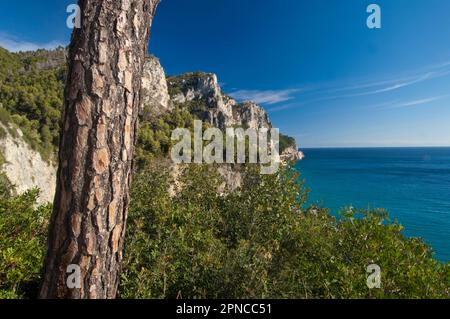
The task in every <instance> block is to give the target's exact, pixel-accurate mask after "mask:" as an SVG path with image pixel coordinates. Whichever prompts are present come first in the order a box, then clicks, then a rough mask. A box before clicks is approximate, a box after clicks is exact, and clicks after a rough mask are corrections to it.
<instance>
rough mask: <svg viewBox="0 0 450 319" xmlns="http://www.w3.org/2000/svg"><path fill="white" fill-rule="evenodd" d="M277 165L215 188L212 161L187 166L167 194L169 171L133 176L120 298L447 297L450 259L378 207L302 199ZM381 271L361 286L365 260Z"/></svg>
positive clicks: (298, 188) (289, 175)
mask: <svg viewBox="0 0 450 319" xmlns="http://www.w3.org/2000/svg"><path fill="white" fill-rule="evenodd" d="M297 181H298V177H297V175H296V174H295V173H294V172H293V171H291V170H290V169H285V170H283V171H282V172H280V174H279V175H278V176H262V175H259V174H258V173H257V170H256V171H255V170H254V169H253V168H247V170H246V173H245V182H244V186H243V187H242V188H241V189H240V190H239V191H237V192H234V193H231V194H228V195H225V196H220V195H218V194H217V192H216V191H215V190H216V189H217V186H218V185H219V184H220V183H221V179H220V178H219V176H218V175H217V174H216V173H215V172H214V171H213V170H212V168H208V167H202V166H190V168H189V169H187V170H186V172H185V173H184V174H183V175H182V177H181V185H182V188H181V190H179V192H178V193H177V195H176V196H175V197H174V198H170V196H169V194H168V192H167V188H168V187H169V185H170V184H171V181H170V177H169V173H168V170H167V169H165V170H164V169H162V168H161V167H154V168H151V169H148V170H146V171H145V172H142V173H140V174H138V175H137V176H136V178H135V182H134V186H133V193H132V198H133V201H132V204H131V208H130V215H129V229H128V236H127V240H126V249H125V262H124V272H123V273H122V280H121V287H120V297H122V298H177V297H183V298H447V297H448V296H449V275H450V269H449V265H448V264H447V265H444V264H441V263H439V262H438V261H436V260H434V259H433V257H432V256H431V251H430V248H429V247H427V246H426V245H425V244H424V243H423V242H422V241H420V240H418V239H408V238H406V237H404V236H403V235H402V233H401V230H402V228H401V226H400V225H398V224H396V223H391V222H389V221H388V220H387V219H386V217H387V216H386V214H385V212H384V211H382V210H376V211H351V210H345V211H344V213H343V217H342V218H341V219H339V220H337V219H336V218H334V217H332V216H331V215H330V214H329V213H328V211H326V210H324V209H320V208H316V207H307V208H306V207H303V206H304V203H305V201H306V195H307V193H306V191H305V190H304V189H303V187H302V185H301V184H299V183H298V182H297ZM370 264H378V265H379V266H380V267H381V269H382V287H381V289H372V290H371V289H368V287H367V286H366V280H367V277H368V275H369V274H368V273H367V272H366V268H367V266H368V265H370Z"/></svg>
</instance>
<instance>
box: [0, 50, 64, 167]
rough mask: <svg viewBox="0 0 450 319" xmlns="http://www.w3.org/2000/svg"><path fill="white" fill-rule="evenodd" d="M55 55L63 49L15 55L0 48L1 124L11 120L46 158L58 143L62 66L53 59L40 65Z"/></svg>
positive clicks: (62, 82)
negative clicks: (45, 66) (47, 64)
mask: <svg viewBox="0 0 450 319" xmlns="http://www.w3.org/2000/svg"><path fill="white" fill-rule="evenodd" d="M58 55H62V56H63V55H64V51H63V50H59V51H45V50H40V51H37V52H33V53H18V54H15V53H9V52H8V51H6V50H4V49H1V48H0V101H1V104H2V109H4V110H3V111H2V115H1V120H2V122H3V123H4V124H5V121H7V120H10V119H11V120H12V123H14V124H16V125H17V126H19V127H20V129H21V130H22V132H23V133H24V137H25V139H26V141H27V142H28V143H29V144H30V145H31V146H32V147H33V148H34V149H35V150H37V151H39V152H40V153H41V154H42V155H43V157H44V158H46V159H50V158H51V157H52V156H53V155H54V154H55V152H56V147H57V145H58V138H59V127H60V125H59V122H60V117H61V108H62V105H63V89H64V78H65V66H64V64H63V63H62V62H60V61H58V60H56V62H54V63H55V64H54V65H53V64H50V65H49V66H48V67H47V68H44V65H45V64H46V63H49V62H46V63H44V62H43V61H47V59H48V58H49V56H50V57H53V56H58ZM62 61H63V59H62ZM5 112H8V114H9V117H10V119H7V116H6V115H5ZM9 123H11V122H9Z"/></svg>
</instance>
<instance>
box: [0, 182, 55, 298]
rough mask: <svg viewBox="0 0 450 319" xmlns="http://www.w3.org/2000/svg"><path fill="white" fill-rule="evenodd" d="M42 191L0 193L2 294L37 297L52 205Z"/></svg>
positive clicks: (4, 295) (0, 271)
mask: <svg viewBox="0 0 450 319" xmlns="http://www.w3.org/2000/svg"><path fill="white" fill-rule="evenodd" d="M38 194H39V192H38V190H32V191H29V192H26V193H24V194H22V195H20V196H15V197H10V196H8V194H5V193H3V194H2V196H0V234H1V236H0V298H36V296H37V291H38V287H39V284H40V279H41V267H42V263H43V257H44V250H45V241H46V236H47V225H48V220H49V218H50V211H51V208H50V206H49V205H47V206H39V207H37V208H36V199H37V196H38Z"/></svg>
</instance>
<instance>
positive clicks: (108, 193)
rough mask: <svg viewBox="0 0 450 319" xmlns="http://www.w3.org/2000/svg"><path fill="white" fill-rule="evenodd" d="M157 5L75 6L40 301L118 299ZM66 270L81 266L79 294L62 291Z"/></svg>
mask: <svg viewBox="0 0 450 319" xmlns="http://www.w3.org/2000/svg"><path fill="white" fill-rule="evenodd" d="M158 2H159V0H102V1H99V0H80V1H79V6H80V9H81V21H82V24H81V28H80V29H75V30H74V33H73V35H72V42H71V45H70V53H69V70H68V77H67V83H66V89H65V108H64V115H63V121H62V129H61V142H60V150H59V169H58V180H57V191H56V196H55V202H54V210H53V215H52V218H51V221H50V229H49V238H48V243H47V244H48V247H47V249H48V250H47V255H46V259H45V269H44V278H43V283H42V287H41V291H40V297H41V298H75V299H78V298H115V296H116V293H117V287H118V282H119V274H120V265H121V260H122V249H123V244H124V236H125V228H126V218H127V209H128V204H129V200H130V198H129V187H130V181H131V172H132V159H133V150H134V143H135V140H136V127H137V116H138V107H139V100H140V87H141V76H142V69H143V64H144V58H145V55H146V53H147V46H148V39H149V33H150V26H151V23H152V20H153V16H154V13H155V10H156V7H157V5H158ZM70 265H72V266H71V267H73V265H75V267H79V270H80V274H81V276H80V279H81V282H80V287H79V288H69V286H68V285H67V280H68V276H69V275H70V274H71V271H72V270H73V269H71V268H70V267H69V266H70ZM68 267H69V268H68ZM68 271H69V272H68ZM72 287H73V286H72Z"/></svg>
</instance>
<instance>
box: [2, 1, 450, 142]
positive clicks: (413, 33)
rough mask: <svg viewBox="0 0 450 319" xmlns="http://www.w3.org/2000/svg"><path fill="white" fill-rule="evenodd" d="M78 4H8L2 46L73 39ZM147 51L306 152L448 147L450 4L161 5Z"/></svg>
mask: <svg viewBox="0 0 450 319" xmlns="http://www.w3.org/2000/svg"><path fill="white" fill-rule="evenodd" d="M73 2H74V0H68V1H63V0H47V1H39V2H38V1H35V0H17V1H14V2H13V1H2V2H1V4H0V46H5V47H7V48H9V49H11V50H19V49H34V48H37V47H46V48H51V47H55V46H57V45H59V44H63V45H65V44H67V43H68V41H69V39H70V30H69V29H67V28H66V26H65V21H66V17H67V13H66V12H65V11H66V10H65V9H66V7H67V5H68V4H70V3H73ZM370 3H377V4H379V5H380V7H381V10H382V28H381V29H379V30H370V29H368V28H367V26H366V19H367V17H368V15H369V14H368V13H366V8H367V6H368V5H369V4H370ZM150 50H151V52H152V53H153V54H155V55H156V56H158V57H159V58H160V60H161V63H162V64H163V66H164V68H165V69H166V72H167V73H168V74H178V73H182V72H186V71H198V70H201V71H207V72H214V73H217V75H218V77H219V81H220V82H221V84H222V87H223V90H224V91H225V92H226V93H228V94H230V95H232V96H234V97H236V98H238V99H253V100H256V101H257V102H260V103H261V104H262V105H263V106H264V107H265V109H266V110H267V111H268V112H269V114H270V117H271V119H272V121H273V122H274V125H275V126H276V127H279V128H280V129H281V131H283V132H285V133H287V134H289V135H292V136H294V137H295V138H296V139H297V141H298V143H299V145H300V146H301V147H325V146H337V147H355V146H450V1H448V0H395V1H392V0H371V1H363V0H314V1H312V0H308V1H300V0H214V1H211V0H189V1H186V0H163V1H162V3H161V5H160V7H159V11H158V14H157V17H156V19H155V21H154V25H153V30H152V39H151V42H150Z"/></svg>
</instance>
